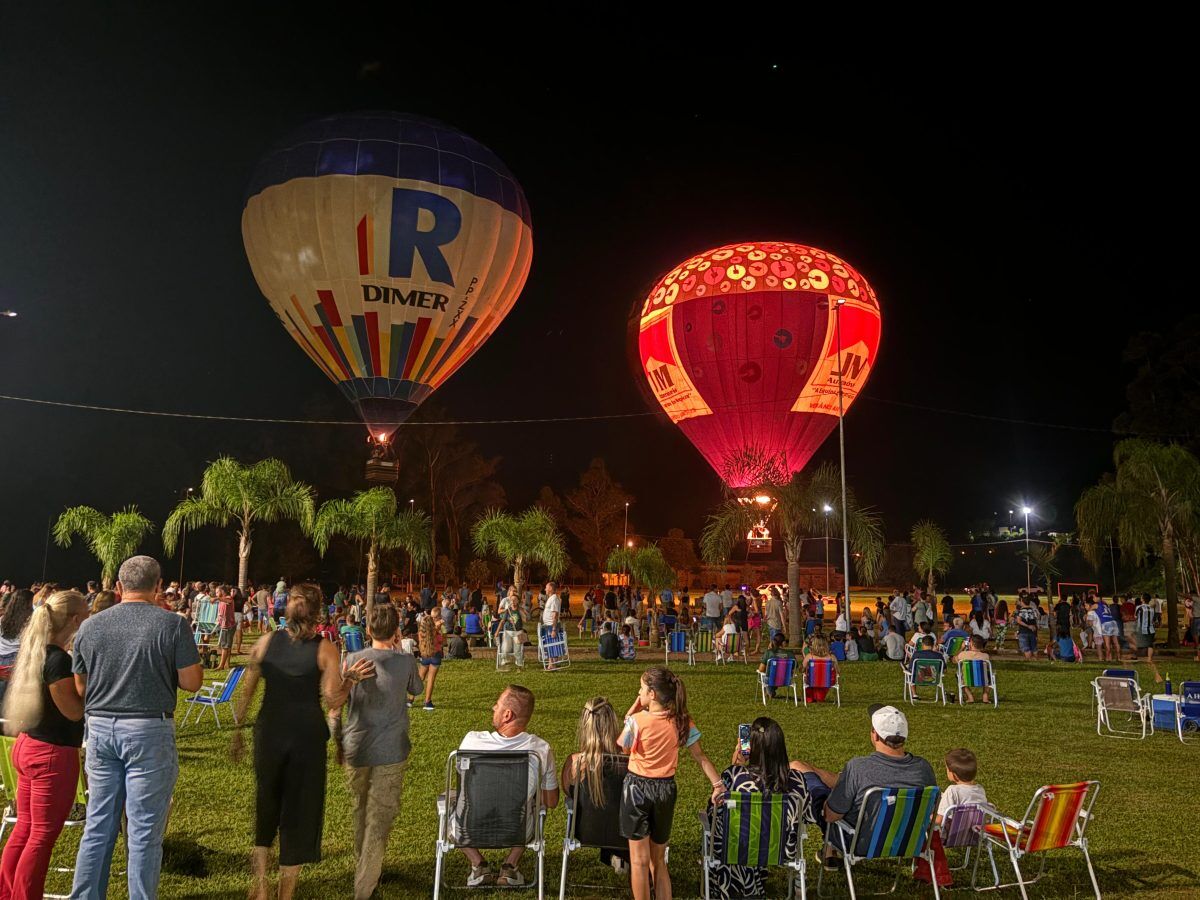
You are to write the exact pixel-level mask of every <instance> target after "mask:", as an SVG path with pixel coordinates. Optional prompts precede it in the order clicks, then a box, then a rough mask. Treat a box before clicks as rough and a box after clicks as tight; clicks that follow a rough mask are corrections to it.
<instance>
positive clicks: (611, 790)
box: [558, 754, 629, 900]
mask: <svg viewBox="0 0 1200 900" xmlns="http://www.w3.org/2000/svg"><path fill="white" fill-rule="evenodd" d="M628 771H629V757H627V756H624V755H619V754H607V755H605V757H604V771H603V776H602V778H603V787H604V806H603V807H602V808H601V807H597V806H596V804H595V803H593V802H592V795H591V793H590V792H589V791H588V789H587V786H586V785H583V784H579V783H576V784H575V786H574V788H572V790H571V794H570V797H569V798H568V802H567V804H566V806H567V824H566V833H565V836H564V837H563V855H562V875H561V878H560V881H559V886H558V898H559V900H563V898H565V897H566V895H567V863H568V862H569V861H570V858H571V854H572V853H574V852H575V851H576V850H580V849H582V848H584V847H595V848H597V849H600V850H620V851H622V852H623V853H628V852H629V841H628V840H627V839H625V838H623V837H621V822H620V818H619V815H618V814H619V813H620V810H621V789H622V787H623V785H624V783H625V774H626V773H627V772H628ZM575 887H586V888H591V889H593V890H596V891H606V890H612V889H613V887H614V885H612V884H607V885H599V884H579V885H575Z"/></svg>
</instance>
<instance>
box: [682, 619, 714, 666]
mask: <svg viewBox="0 0 1200 900" xmlns="http://www.w3.org/2000/svg"><path fill="white" fill-rule="evenodd" d="M712 648H713V633H712V632H711V631H709V630H708V629H707V628H697V629H696V630H695V631H693V632H692V639H691V641H690V642H689V643H688V665H689V666H694V665H695V664H696V654H697V653H712Z"/></svg>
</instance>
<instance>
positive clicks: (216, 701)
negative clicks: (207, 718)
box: [179, 666, 246, 728]
mask: <svg viewBox="0 0 1200 900" xmlns="http://www.w3.org/2000/svg"><path fill="white" fill-rule="evenodd" d="M245 671H246V667H245V666H234V667H233V668H232V669H230V671H229V677H228V678H226V679H225V680H224V681H214V682H213V683H211V684H206V685H204V686H203V687H202V688H200V690H198V691H196V693H194V694H192V696H190V697H184V698H183V702H184V703H190V704H191V705H190V706H189V707H188V708H187V711H186V712H185V713H184V714H183V721H182V722H180V723H179V727H180V728H182V727H184V726H185V725H187V723H188V717H189V716H191V714H192V710H193V709H199V708H203V707H205V706H207V707H208V708H209V709H211V710H212V714H213V718H214V719H216V721H217V728H220V727H221V713H220V711H219V707H221V706H223V705H224V704H226V703H233V693H234V691H236V690H237V686H238V682H240V681H241V680H242V675H243V674H244V673H245ZM202 715H204V713H200V714H199V715H197V716H196V721H197V722H199V721H200V717H201V716H202ZM234 724H235V725H236V724H237V718H236V716H235V717H234Z"/></svg>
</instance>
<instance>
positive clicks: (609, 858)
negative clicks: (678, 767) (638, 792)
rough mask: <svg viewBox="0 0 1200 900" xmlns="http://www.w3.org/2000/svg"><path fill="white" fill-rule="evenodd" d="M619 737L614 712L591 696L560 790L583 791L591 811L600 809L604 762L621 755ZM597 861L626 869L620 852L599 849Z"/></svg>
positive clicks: (604, 700) (602, 699)
mask: <svg viewBox="0 0 1200 900" xmlns="http://www.w3.org/2000/svg"><path fill="white" fill-rule="evenodd" d="M620 736H621V720H620V719H618V718H617V711H616V710H615V709H613V706H612V704H611V703H609V702H608V699H607V698H605V697H593V698H592V699H591V700H589V701H588V702H587V703H585V704H584V705H583V712H582V713H580V715H579V727H578V729H577V730H576V740H577V742H578V745H579V750H578V751H577V752H575V753H572V754H571V755H570V756H568V757H567V759H566V762H564V763H563V767H562V780H561V781H560V782H559V783H560V784H561V785H562V789H563V790H564V791H566V792H567V794H568V795H570V793H571V791H572V790H577V791H587V796H588V800H590V801H591V804H592V807H593V808H595V809H603V808H604V806H605V803H606V800H605V797H604V773H605V768H606V766H605V763H606V762H609V765H611V762H610V761H609V760H608V759H607V758H608V757H612V756H621V755H622V751H621V746H620V744H618V743H617V738H619V737H620ZM600 862H602V863H603V864H604V865H607V866H612V867H613V869H614V870H616V871H617V872H626V871H628V870H629V854H628V853H623V852H621V851H613V850H606V849H601V851H600Z"/></svg>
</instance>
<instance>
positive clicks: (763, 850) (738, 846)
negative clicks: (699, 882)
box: [700, 791, 808, 900]
mask: <svg viewBox="0 0 1200 900" xmlns="http://www.w3.org/2000/svg"><path fill="white" fill-rule="evenodd" d="M788 801H789V798H788V796H787V795H785V794H762V793H759V792H757V791H738V792H737V793H734V794H730V795H729V796H728V797H726V798H725V800H723V801H722V802H721V803H719V804H718V805H717V806H715V807H714V808H713V810H712V813H713V815H712V817H711V818H710V816H709V811H708V810H701V811H700V833H701V841H700V847H701V858H700V869H701V872H702V878H703V888H704V900H710V898H711V897H712V885H711V878H712V876H711V870H712V869H715V868H717V867H718V866H721V865H727V866H754V867H755V868H786V869H787V870H788V886H787V893H786V894H784V896H785V897H787V898H789V900H790V898H792V897H794V896H796V882H797V881H799V887H800V898H801V900H806V898H807V897H808V887H807V885H806V883H805V877H804V874H805V863H804V838H805V832H806V828H805V826H804V817H803V815H801V814H800V813H799V812H794V814H793V818H794V820H795V829H796V831H795V851H794V852H792V853H789V852H788V846H787V845H788V843H789V837H790V836H789V835H788V834H786V833H785V832H784V822H785V821H786V820H787V818H788V815H787V813H788V810H787V803H788Z"/></svg>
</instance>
